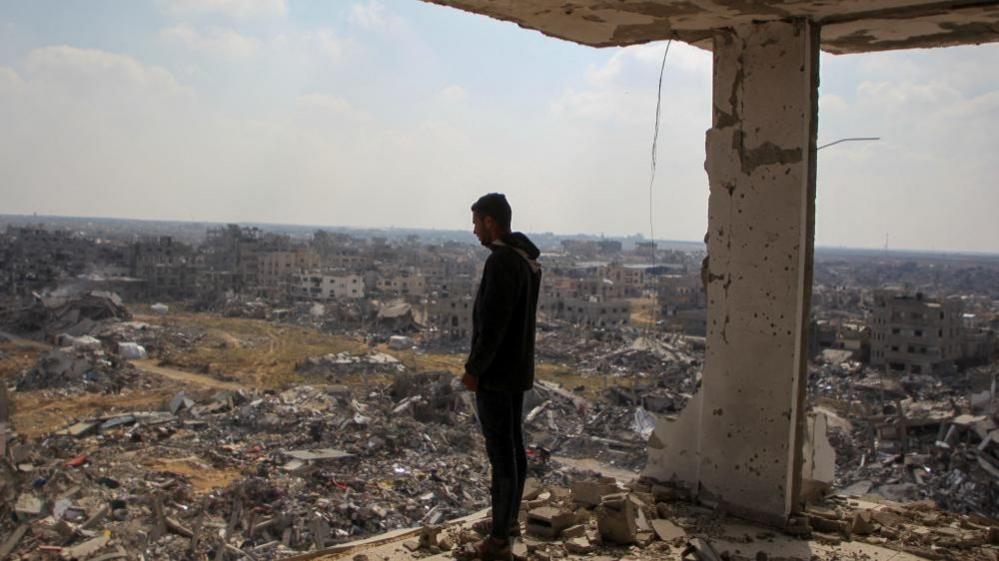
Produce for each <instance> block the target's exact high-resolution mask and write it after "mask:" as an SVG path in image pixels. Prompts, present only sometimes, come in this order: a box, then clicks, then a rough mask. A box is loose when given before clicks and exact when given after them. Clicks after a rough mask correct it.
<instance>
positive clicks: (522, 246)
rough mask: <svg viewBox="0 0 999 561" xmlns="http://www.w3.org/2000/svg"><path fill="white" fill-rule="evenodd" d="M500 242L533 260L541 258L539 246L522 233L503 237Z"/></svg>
mask: <svg viewBox="0 0 999 561" xmlns="http://www.w3.org/2000/svg"><path fill="white" fill-rule="evenodd" d="M500 241H502V242H503V243H504V244H506V245H508V246H510V247H512V248H514V249H519V250H521V251H523V252H524V253H526V254H527V257H529V258H530V259H532V260H533V259H537V258H538V257H540V256H541V250H540V249H538V246H536V245H534V242H532V241H531V240H530V239H528V237H527V236H525V235H524V234H522V233H521V232H513V233H511V234H508V235H506V236H503V237H502V238H501V239H500Z"/></svg>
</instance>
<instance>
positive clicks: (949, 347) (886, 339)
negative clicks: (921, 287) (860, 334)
mask: <svg viewBox="0 0 999 561" xmlns="http://www.w3.org/2000/svg"><path fill="white" fill-rule="evenodd" d="M961 310H962V306H961V302H960V300H956V299H948V300H938V299H932V298H927V297H926V296H925V295H923V294H922V293H916V294H915V295H909V294H903V293H898V292H894V291H878V292H876V293H875V295H874V310H873V313H872V314H871V315H872V317H871V325H870V327H871V334H872V337H871V365H872V366H875V367H884V368H886V369H887V370H889V371H891V372H897V373H904V374H933V373H942V372H947V371H948V370H951V369H953V368H954V365H955V363H956V361H957V360H958V359H960V358H961V340H962V327H961Z"/></svg>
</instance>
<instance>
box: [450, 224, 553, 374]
mask: <svg viewBox="0 0 999 561" xmlns="http://www.w3.org/2000/svg"><path fill="white" fill-rule="evenodd" d="M489 249H490V250H492V253H491V254H490V255H489V258H488V259H486V267H485V270H483V271H482V282H481V283H480V284H479V292H478V294H476V296H475V307H474V309H473V311H472V350H471V352H470V353H469V355H468V361H467V362H466V363H465V372H468V373H469V374H471V375H472V376H475V377H476V378H477V379H478V383H479V388H481V389H483V390H491V391H527V390H529V389H531V387H533V385H534V328H535V321H536V315H537V310H538V291H539V290H540V288H541V266H540V265H539V264H538V262H537V258H538V256H539V255H541V252H540V251H538V248H537V247H536V246H535V245H534V244H533V243H531V240H529V239H527V236H525V235H524V234H521V233H519V232H514V233H512V234H509V235H507V236H504V237H503V238H502V239H501V240H500V241H499V242H496V243H493V244H492V245H490V246H489Z"/></svg>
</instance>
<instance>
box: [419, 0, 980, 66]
mask: <svg viewBox="0 0 999 561" xmlns="http://www.w3.org/2000/svg"><path fill="white" fill-rule="evenodd" d="M425 1H427V2H432V3H435V4H442V5H445V6H451V7H454V8H458V9H461V10H465V11H469V12H475V13H478V14H483V15H487V16H490V17H493V18H496V19H500V20H505V21H510V22H514V23H516V24H517V25H519V26H521V27H525V28H528V29H536V30H538V31H540V32H541V33H544V34H545V35H550V36H552V37H558V38H560V39H565V40H568V41H573V42H576V43H581V44H584V45H590V46H594V47H609V46H624V45H634V44H640V43H648V42H650V41H660V40H664V39H679V40H681V41H685V42H688V43H693V44H696V45H698V46H701V47H703V48H706V49H710V48H711V46H712V45H711V41H712V36H713V30H714V29H719V28H733V27H737V26H740V25H748V24H751V23H753V22H766V21H777V20H789V19H794V18H806V19H809V20H811V21H813V22H815V23H817V24H819V25H820V26H821V27H822V48H823V49H824V50H826V51H829V52H832V53H857V52H867V51H879V50H890V49H903V48H913V47H935V46H944V45H960V44H976V43H985V42H991V41H999V0H795V1H789V0H758V1H750V0H614V1H610V0H569V1H564V0H558V1H556V0H516V1H513V0H425Z"/></svg>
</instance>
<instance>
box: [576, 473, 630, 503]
mask: <svg viewBox="0 0 999 561" xmlns="http://www.w3.org/2000/svg"><path fill="white" fill-rule="evenodd" d="M618 491H619V489H618V487H617V484H616V483H614V480H610V481H605V480H585V481H573V482H572V500H573V501H575V502H576V503H578V504H581V505H583V506H588V507H594V506H597V505H599V504H600V499H601V498H602V497H603V496H604V495H610V494H612V493H616V492H618Z"/></svg>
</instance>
